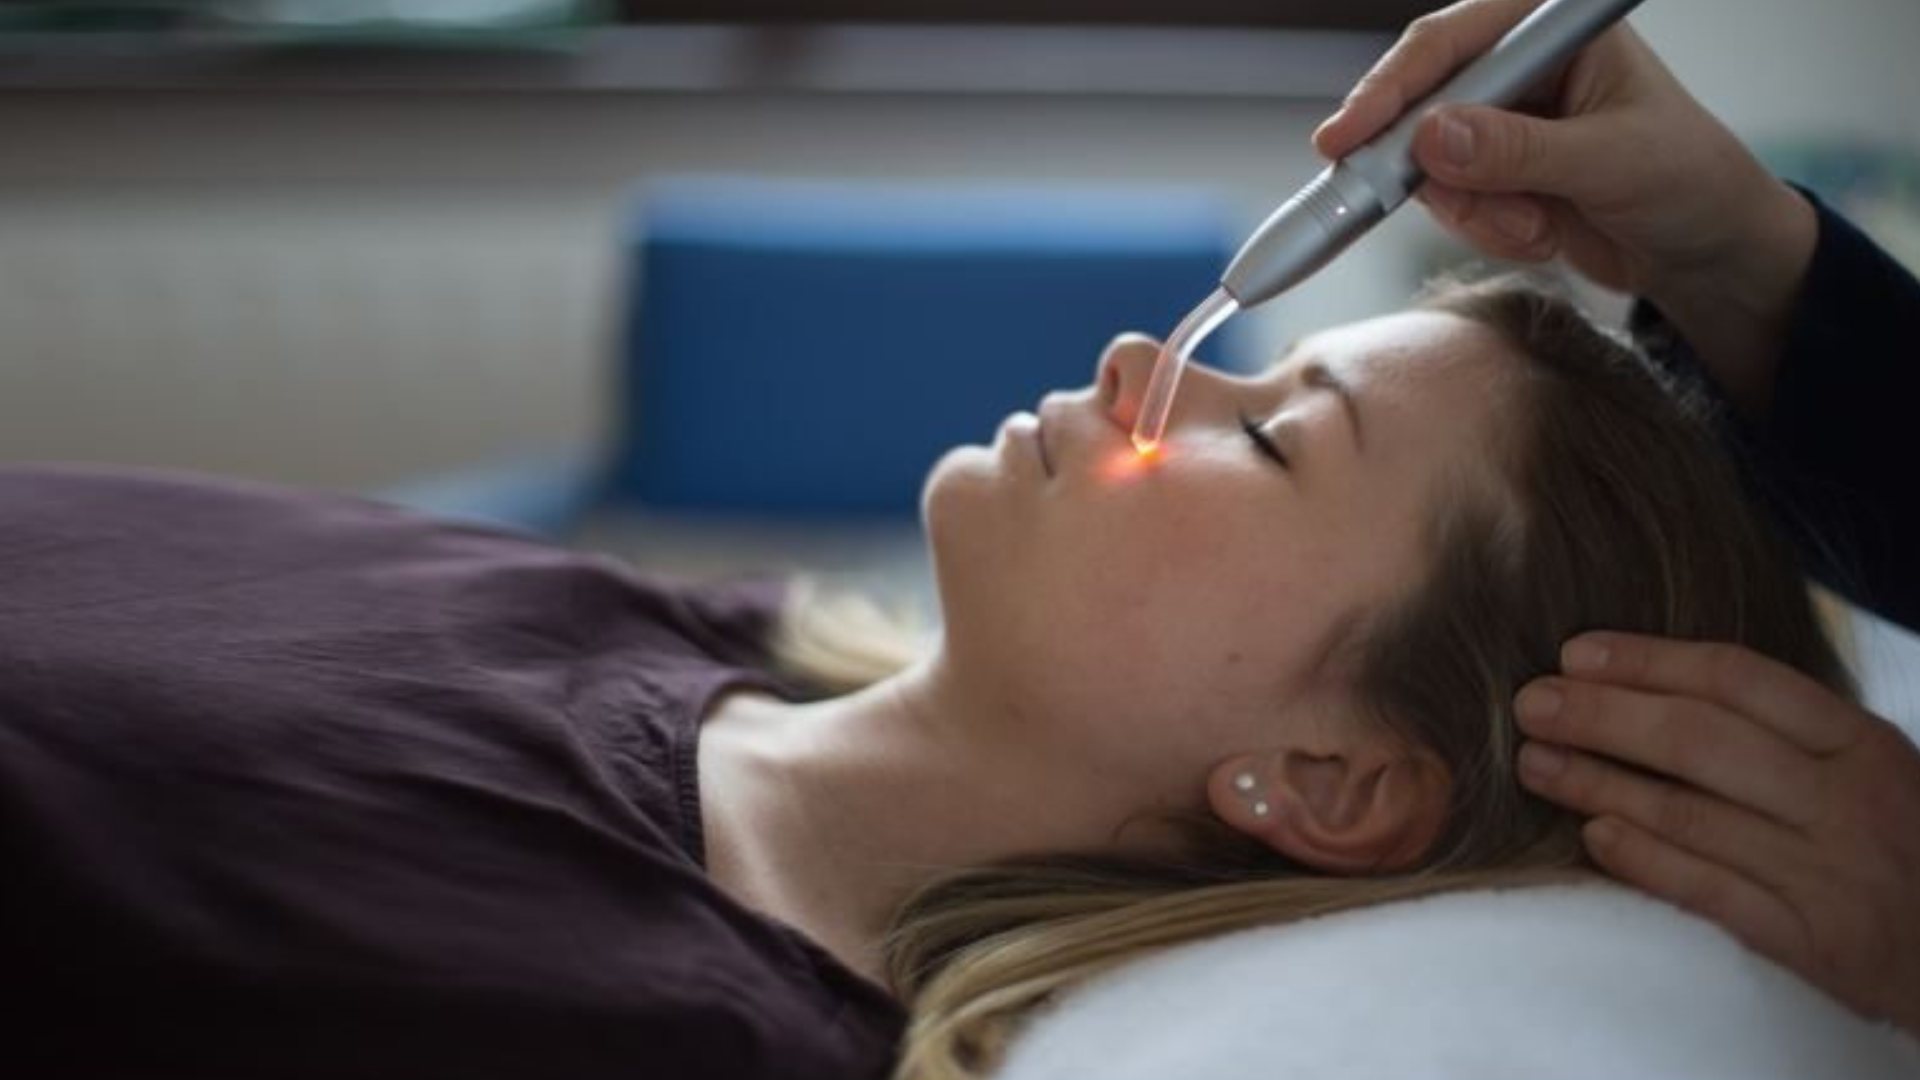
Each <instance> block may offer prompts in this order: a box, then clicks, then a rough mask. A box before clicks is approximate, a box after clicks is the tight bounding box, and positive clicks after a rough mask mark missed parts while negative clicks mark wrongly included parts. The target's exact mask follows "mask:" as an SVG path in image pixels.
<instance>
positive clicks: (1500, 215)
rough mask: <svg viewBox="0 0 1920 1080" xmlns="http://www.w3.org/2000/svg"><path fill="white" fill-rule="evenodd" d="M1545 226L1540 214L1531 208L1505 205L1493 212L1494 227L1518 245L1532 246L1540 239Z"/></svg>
mask: <svg viewBox="0 0 1920 1080" xmlns="http://www.w3.org/2000/svg"><path fill="white" fill-rule="evenodd" d="M1543 224H1544V222H1543V221H1542V219H1541V217H1540V212H1539V211H1538V210H1535V209H1534V208H1533V207H1531V206H1514V205H1511V204H1503V205H1500V206H1498V207H1496V208H1495V209H1494V211H1493V227H1494V228H1496V229H1499V230H1500V233H1501V235H1503V236H1505V237H1506V238H1507V239H1509V240H1512V241H1513V242H1515V243H1517V244H1531V243H1533V242H1534V241H1535V240H1538V239H1540V229H1541V226H1542V225H1543Z"/></svg>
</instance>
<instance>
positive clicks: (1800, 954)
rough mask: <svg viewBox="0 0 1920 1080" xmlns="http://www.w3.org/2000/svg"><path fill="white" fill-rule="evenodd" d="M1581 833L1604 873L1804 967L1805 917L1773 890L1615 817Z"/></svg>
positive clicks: (1791, 964) (1795, 966)
mask: <svg viewBox="0 0 1920 1080" xmlns="http://www.w3.org/2000/svg"><path fill="white" fill-rule="evenodd" d="M1582 836H1583V838H1584V839H1585V840H1586V844H1587V851H1588V853H1590V854H1591V855H1592V856H1593V860H1594V861H1595V862H1597V863H1599V864H1600V866H1601V868H1602V869H1605V870H1606V871H1607V872H1608V873H1610V874H1612V875H1614V876H1615V877H1617V878H1620V879H1621V880H1623V881H1626V882H1629V883H1631V884H1634V885H1637V886H1639V887H1640V888H1642V889H1645V890H1646V891H1648V892H1650V893H1652V894H1654V895H1655V896H1658V897H1660V898H1662V899H1664V900H1666V901H1668V902H1669V903H1672V904H1675V905H1678V906H1679V907H1682V908H1685V909H1686V910H1688V911H1691V912H1693V913H1694V914H1696V915H1701V916H1704V917H1706V918H1708V919H1711V920H1713V921H1714V922H1716V923H1719V924H1720V925H1721V926H1723V927H1725V928H1727V929H1728V930H1729V931H1731V932H1732V933H1733V935H1734V936H1735V937H1737V938H1739V939H1741V940H1742V941H1744V942H1746V943H1747V944H1748V945H1749V946H1751V947H1752V948H1753V949H1755V950H1757V951H1758V952H1761V953H1763V954H1765V955H1767V956H1771V957H1772V958H1774V959H1775V960H1777V961H1779V962H1780V963H1782V964H1785V965H1786V966H1788V967H1790V968H1793V969H1795V970H1801V971H1804V970H1805V969H1806V964H1807V962H1808V952H1809V941H1808V933H1807V927H1806V922H1805V920H1804V919H1802V918H1801V916H1800V915H1799V914H1798V913H1797V912H1796V911H1795V909H1794V908H1793V906H1792V905H1791V904H1789V903H1788V902H1787V901H1786V900H1785V899H1784V898H1782V897H1781V896H1779V895H1778V894H1776V893H1774V892H1772V891H1770V890H1768V889H1765V888H1762V887H1761V886H1760V885H1758V884H1756V883H1754V882H1753V881H1751V880H1749V879H1747V878H1745V877H1742V876H1741V875H1739V874H1737V873H1734V872H1733V871H1731V870H1729V869H1727V868H1725V867H1723V866H1719V865H1716V864H1714V863H1712V862H1709V861H1708V860H1706V859H1702V858H1700V857H1699V856H1697V855H1694V854H1691V853H1690V852H1687V851H1685V850H1683V849H1681V848H1679V847H1677V846H1675V845H1674V844H1670V843H1668V842H1666V841H1665V840H1663V839H1661V838H1660V837H1658V836H1656V835H1654V834H1653V833H1650V832H1648V831H1647V830H1645V829H1642V828H1640V827H1639V826H1637V825H1634V824H1632V823H1631V822H1628V821H1624V820H1622V819H1619V818H1613V817H1605V818H1600V819H1598V820H1595V821H1592V822H1589V823H1588V824H1587V827H1586V830H1585V831H1584V832H1583V834H1582Z"/></svg>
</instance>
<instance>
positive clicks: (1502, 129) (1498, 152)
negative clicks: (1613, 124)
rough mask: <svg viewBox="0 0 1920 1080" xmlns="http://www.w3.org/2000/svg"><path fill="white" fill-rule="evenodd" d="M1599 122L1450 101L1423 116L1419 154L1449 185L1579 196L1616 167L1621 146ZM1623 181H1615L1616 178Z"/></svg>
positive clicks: (1418, 131)
mask: <svg viewBox="0 0 1920 1080" xmlns="http://www.w3.org/2000/svg"><path fill="white" fill-rule="evenodd" d="M1595 125H1596V121H1595V120H1593V119H1591V118H1584V117H1577V116H1575V117H1567V118H1563V119H1562V118H1546V117H1538V116H1528V115H1526V114H1524V113H1517V112H1509V111H1507V110H1505V109H1497V108H1493V107H1491V106H1486V105H1445V106H1441V107H1439V108H1436V109H1434V110H1433V111H1432V112H1431V113H1428V114H1427V115H1426V116H1423V117H1421V119H1420V126H1419V127H1418V128H1417V129H1415V131H1414V136H1413V156H1414V159H1415V160H1416V161H1418V162H1419V163H1420V167H1421V169H1422V170H1424V171H1425V172H1426V174H1427V175H1428V176H1429V177H1430V178H1432V179H1433V180H1437V181H1439V182H1440V183H1442V184H1446V185H1448V186H1450V187H1456V188H1463V189H1468V190H1472V191H1488V192H1493V191H1515V192H1538V193H1543V194H1547V195H1556V196H1560V197H1562V198H1569V199H1574V200H1576V201H1578V200H1580V199H1582V198H1584V197H1588V196H1591V195H1593V194H1595V193H1596V184H1597V183H1600V182H1603V181H1606V180H1607V178H1610V177H1612V176H1613V175H1614V174H1615V173H1617V172H1618V167H1619V166H1618V158H1619V154H1620V148H1619V147H1618V146H1608V145H1606V140H1605V138H1604V136H1603V133H1602V132H1600V131H1599V130H1597V129H1596V127H1595ZM1615 186H1617V185H1615Z"/></svg>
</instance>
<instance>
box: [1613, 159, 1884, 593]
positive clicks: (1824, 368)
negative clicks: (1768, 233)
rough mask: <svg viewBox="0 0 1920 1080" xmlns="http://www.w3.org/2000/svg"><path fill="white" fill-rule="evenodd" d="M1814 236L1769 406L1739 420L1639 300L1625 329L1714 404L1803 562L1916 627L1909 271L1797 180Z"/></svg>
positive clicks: (1681, 343) (1842, 589) (1838, 587)
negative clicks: (1908, 430) (1814, 223)
mask: <svg viewBox="0 0 1920 1080" xmlns="http://www.w3.org/2000/svg"><path fill="white" fill-rule="evenodd" d="M1800 191H1801V194H1802V195H1804V196H1806V198H1807V200H1808V201H1809V202H1810V203H1811V204H1812V205H1813V208H1814V211H1815V213H1816V215H1817V216H1818V220H1819V230H1820V231H1819V238H1818V240H1817V242H1816V244H1815V247H1814V253H1813V258H1812V260H1811V261H1810V262H1809V263H1808V266H1807V272H1806V276H1805V277H1804V278H1803V279H1802V281H1801V288H1800V295H1799V299H1798V300H1797V301H1796V304H1795V307H1794V314H1793V318H1792V320H1791V323H1790V324H1789V328H1788V331H1787V339H1786V341H1785V342H1784V349H1783V351H1782V354H1781V359H1780V365H1779V368H1778V370H1777V371H1776V373H1775V377H1774V390H1773V404H1772V410H1771V412H1770V413H1769V414H1768V416H1767V417H1766V418H1765V419H1764V421H1763V422H1761V423H1759V424H1751V423H1748V422H1746V421H1744V420H1743V419H1741V418H1740V417H1739V415H1738V414H1737V413H1736V412H1735V411H1734V410H1733V409H1732V408H1731V406H1730V404H1729V403H1728V401H1727V398H1726V395H1725V394H1724V393H1723V392H1721V391H1720V389H1719V387H1718V386H1717V385H1716V384H1715V383H1714V381H1713V379H1712V378H1711V376H1709V375H1708V374H1707V373H1706V371H1705V368H1704V367H1702V366H1701V364H1700V362H1699V359H1698V357H1697V356H1696V355H1695V354H1694V352H1693V350H1692V349H1691V348H1690V347H1688V345H1687V343H1686V341H1685V340H1684V339H1682V338H1681V337H1680V335H1679V333H1678V332H1677V331H1676V330H1675V329H1674V327H1673V326H1672V325H1671V324H1670V323H1668V322H1667V320H1666V318H1665V316H1664V315H1663V314H1662V313H1661V312H1660V310H1659V309H1658V308H1657V307H1655V306H1654V305H1653V304H1651V303H1649V302H1647V301H1645V300H1637V301H1636V302H1635V303H1634V305H1633V309H1632V311H1631V312H1630V314H1629V317H1628V328H1629V330H1630V331H1631V332H1632V334H1633V335H1634V338H1635V339H1636V340H1637V341H1638V342H1639V343H1640V344H1641V345H1642V347H1643V348H1645V349H1646V350H1647V352H1648V354H1649V355H1650V356H1652V357H1653V358H1654V359H1655V360H1656V361H1657V362H1658V363H1660V364H1661V365H1662V366H1663V367H1665V368H1666V369H1667V370H1668V371H1669V372H1670V373H1672V374H1674V375H1675V376H1676V377H1678V378H1680V379H1682V380H1684V381H1686V382H1688V383H1690V384H1692V385H1694V386H1696V387H1698V388H1700V390H1701V391H1702V392H1703V393H1704V394H1706V396H1707V397H1708V398H1709V399H1711V400H1712V401H1713V403H1714V407H1713V409H1712V412H1713V413H1714V417H1715V422H1716V425H1717V426H1718V427H1719V429H1720V433H1721V434H1722V436H1723V439H1724V441H1725V442H1726V443H1727V445H1728V446H1729V448H1730V449H1731V450H1732V452H1733V453H1734V455H1735V457H1736V458H1737V459H1738V461H1739V462H1740V464H1741V467H1742V469H1743V471H1744V472H1745V474H1746V475H1747V476H1748V478H1749V480H1750V482H1751V485H1752V487H1753V490H1754V491H1755V492H1756V494H1757V495H1758V496H1759V497H1760V498H1761V499H1762V500H1763V501H1764V502H1765V503H1767V505H1768V506H1769V507H1770V508H1771V509H1772V510H1773V512H1774V515H1775V517H1776V519H1777V520H1778V521H1779V522H1780V524H1781V525H1782V527H1783V528H1784V530H1785V531H1786V533H1787V535H1788V536H1789V537H1790V538H1791V539H1792V541H1793V542H1794V544H1795V546H1796V547H1797V548H1798V549H1799V551H1800V554H1801V558H1802V560H1803V563H1804V565H1806V567H1807V569H1808V571H1809V573H1810V574H1811V575H1812V576H1813V577H1814V578H1816V579H1817V580H1819V581H1820V582H1822V583H1823V584H1825V585H1827V586H1828V587H1830V588H1832V589H1834V590H1835V591H1836V592H1839V593H1841V594H1842V595H1844V596H1846V597H1848V598H1849V599H1851V600H1853V601H1854V602H1855V603H1858V604H1860V605H1862V606H1864V607H1867V608H1870V609H1873V610H1875V611H1877V612H1879V613H1880V614H1881V615H1883V616H1885V617H1887V618H1890V619H1893V620H1895V621H1897V622H1901V623H1904V624H1906V625H1907V626H1909V627H1920V560H1914V559H1911V558H1910V557H1909V555H1908V553H1909V552H1910V551H1912V550H1914V549H1915V548H1916V547H1920V521H1916V517H1917V516H1920V515H1917V513H1916V508H1915V506H1914V505H1913V503H1914V498H1915V496H1914V494H1913V490H1912V489H1913V485H1912V484H1911V482H1910V480H1909V478H1908V476H1907V475H1905V474H1906V473H1908V471H1909V469H1908V463H1909V462H1911V461H1912V460H1913V459H1914V457H1915V455H1914V452H1913V450H1912V444H1911V443H1910V442H1907V441H1906V440H1905V439H1904V438H1902V435H1903V428H1904V427H1905V426H1906V425H1908V424H1911V423H1913V419H1912V418H1911V416H1910V413H1911V410H1912V409H1913V407H1914V404H1915V403H1916V402H1920V363H1917V362H1916V357H1915V356H1914V349H1913V340H1914V338H1915V336H1916V331H1920V283H1916V282H1915V280H1914V278H1913V275H1911V274H1910V273H1908V272H1907V271H1906V270H1905V269H1904V268H1903V267H1901V266H1900V265H1899V264H1898V263H1897V262H1895V261H1894V260H1893V259H1892V257H1890V256H1889V255H1887V254H1886V253H1885V252H1884V251H1882V250H1880V248H1878V247H1877V246H1875V245H1874V243H1873V241H1871V240H1870V239H1868V238H1867V237H1866V236H1865V235H1864V234H1862V233H1861V232H1860V231H1859V230H1858V229H1857V228H1855V227H1854V226H1853V224H1852V223H1851V222H1849V221H1847V220H1846V219H1845V218H1843V217H1841V216H1840V215H1839V214H1838V213H1836V212H1835V211H1834V210H1833V209H1832V208H1831V207H1829V206H1827V205H1826V204H1825V203H1824V202H1822V201H1821V200H1820V198H1819V197H1818V196H1816V195H1814V194H1813V193H1812V192H1809V191H1806V190H1805V189H1800Z"/></svg>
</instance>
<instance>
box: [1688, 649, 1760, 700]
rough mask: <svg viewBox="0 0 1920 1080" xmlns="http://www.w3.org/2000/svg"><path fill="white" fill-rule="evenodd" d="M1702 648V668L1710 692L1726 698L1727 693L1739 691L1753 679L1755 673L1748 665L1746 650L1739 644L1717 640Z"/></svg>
mask: <svg viewBox="0 0 1920 1080" xmlns="http://www.w3.org/2000/svg"><path fill="white" fill-rule="evenodd" d="M1702 648H1703V651H1702V653H1701V656H1700V670H1701V674H1702V676H1703V677H1704V678H1705V679H1706V684H1707V690H1708V692H1709V693H1711V694H1714V695H1716V696H1718V697H1721V698H1722V700H1724V699H1725V697H1726V696H1727V695H1730V694H1733V693H1735V692H1737V691H1739V690H1740V689H1741V688H1742V687H1743V686H1745V684H1746V683H1747V682H1748V681H1749V680H1750V679H1752V677H1753V673H1752V672H1751V671H1750V670H1749V668H1748V665H1747V654H1746V650H1744V649H1742V648H1740V647H1739V646H1738V645H1730V644H1728V643H1726V642H1724V641H1716V642H1712V643H1710V644H1708V645H1705V646H1703V647H1702Z"/></svg>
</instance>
